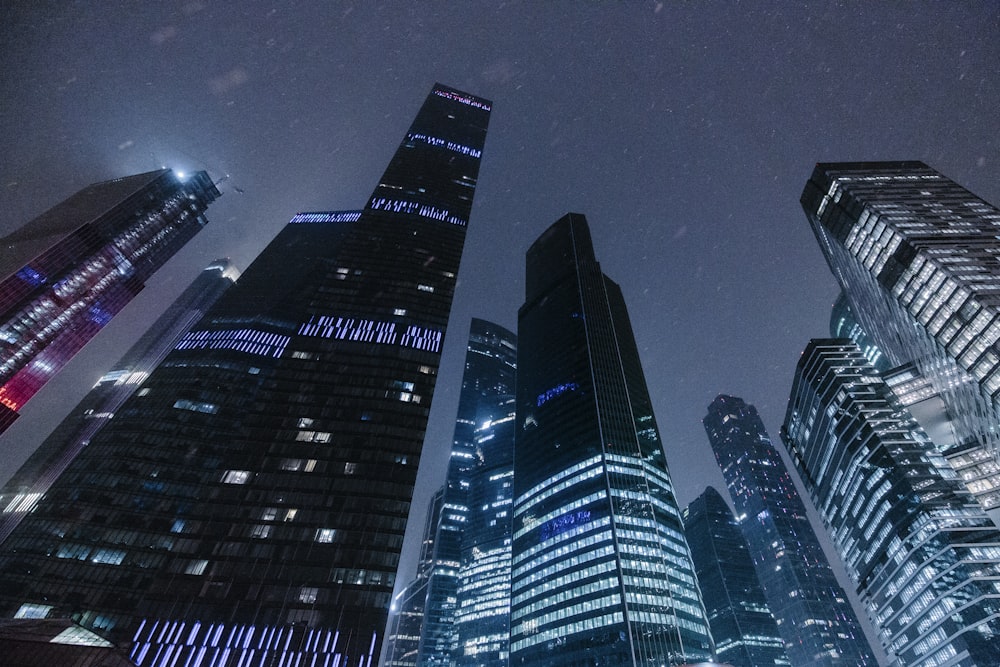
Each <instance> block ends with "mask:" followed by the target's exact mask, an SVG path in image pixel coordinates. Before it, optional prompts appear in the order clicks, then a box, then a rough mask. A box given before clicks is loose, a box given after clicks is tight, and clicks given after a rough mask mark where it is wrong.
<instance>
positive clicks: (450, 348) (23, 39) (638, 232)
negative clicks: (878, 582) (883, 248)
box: [0, 0, 1000, 544]
mask: <svg viewBox="0 0 1000 667" xmlns="http://www.w3.org/2000/svg"><path fill="white" fill-rule="evenodd" d="M812 4H813V6H808V7H807V6H805V5H804V4H802V3H787V2H756V3H755V2H749V3H735V2H697V3H695V2H690V3H680V2H629V3H610V2H608V3H597V2H579V3H571V2H542V3H534V2H524V3H485V2H477V3H472V2H470V3H419V4H418V3H413V4H410V3H400V2H396V3H386V4H378V5H376V4H375V3H369V2H362V3H357V4H352V3H346V2H344V3H333V2H319V1H315V2H294V1H290V0H283V1H281V2H238V3H237V2H232V3H226V2H210V1H208V0H205V1H201V2H199V1H196V0H178V1H176V2H173V1H162V2H156V3H153V2H110V1H107V2H78V3H71V2H67V1H65V0H57V1H52V2H43V1H41V0H37V1H35V2H30V3H29V2H16V1H13V0H8V1H7V2H0V62H2V63H3V67H2V71H0V156H2V157H0V233H8V232H9V231H12V230H13V229H15V228H17V227H19V226H21V225H23V224H24V223H25V222H27V221H28V220H30V219H31V218H33V217H35V216H36V215H38V214H39V213H41V212H42V211H44V210H45V209H47V208H49V207H50V206H52V205H54V204H56V203H57V202H59V201H60V200H62V199H63V198H65V197H66V196H68V195H70V194H72V193H73V192H75V191H77V190H78V189H80V188H82V187H84V186H85V185H87V184H89V183H92V182H95V181H100V180H105V179H108V178H115V177H119V176H124V175H127V174H132V173H138V172H142V171H149V170H151V169H155V168H159V167H160V166H168V167H173V168H175V169H179V170H188V171H190V170H195V169H205V170H207V171H208V172H209V174H210V175H211V176H212V177H213V178H214V179H216V180H218V179H221V178H223V177H226V176H227V175H228V177H227V178H226V179H225V180H224V181H223V182H222V183H221V184H220V189H221V190H222V191H223V193H224V196H223V197H222V198H221V199H220V200H218V201H217V202H216V203H215V204H213V205H212V206H211V207H210V208H209V210H208V217H209V219H210V221H211V224H210V225H209V226H208V227H206V228H205V230H203V231H202V232H201V233H200V234H199V236H197V237H196V238H195V239H194V240H193V241H192V242H190V243H189V244H188V245H187V246H186V247H185V248H184V250H182V251H181V252H180V253H179V254H178V255H177V256H176V257H175V258H174V259H173V260H172V261H171V262H170V263H169V264H167V266H166V267H165V268H164V269H163V270H162V271H161V272H160V274H159V275H158V276H157V277H156V278H154V280H153V281H151V282H150V283H149V285H148V287H147V289H146V290H145V291H144V292H143V293H142V294H141V295H140V297H139V298H137V299H136V300H135V301H134V302H133V303H132V304H131V305H130V306H129V307H128V308H127V309H126V310H125V311H124V312H123V313H122V314H121V315H120V316H119V317H118V318H116V320H115V321H114V322H113V323H112V324H111V325H109V326H108V327H107V328H106V330H105V332H104V333H103V334H102V335H101V336H100V337H99V339H97V340H95V341H94V342H92V343H91V344H90V345H89V346H88V348H87V349H86V350H85V351H84V352H82V353H81V354H80V355H78V357H77V358H76V359H75V360H74V362H73V363H72V364H71V365H70V366H69V367H67V369H66V370H65V371H64V372H63V374H62V375H61V376H60V377H59V378H57V380H55V381H53V382H51V383H50V384H49V386H48V387H47V388H46V389H45V390H43V391H42V392H41V393H40V394H38V395H37V396H36V397H35V399H34V400H33V401H32V402H31V403H29V404H28V406H27V407H26V408H25V409H24V411H23V412H22V417H21V418H20V419H19V420H18V422H17V423H16V424H15V426H14V427H13V428H11V429H10V430H9V431H8V432H7V433H6V434H4V436H3V437H2V438H0V447H2V448H3V456H2V460H0V480H4V479H6V478H7V477H8V476H9V475H10V474H11V473H13V471H14V470H15V469H16V467H17V466H18V465H19V464H20V463H21V461H22V460H23V458H24V457H26V456H27V454H28V453H29V452H30V450H31V448H33V447H35V446H36V445H37V444H38V443H39V442H40V441H41V440H42V439H43V438H44V436H45V435H47V433H48V429H50V428H51V426H52V425H53V422H52V420H51V416H52V415H55V416H61V415H63V414H64V413H65V412H66V411H67V410H68V409H69V408H70V407H71V406H72V405H74V404H75V402H76V401H77V400H79V398H80V397H81V396H82V394H83V393H85V392H86V390H87V389H88V388H89V387H90V385H91V384H93V382H94V381H95V380H96V379H97V378H98V377H99V376H100V375H101V374H102V372H103V371H104V370H106V369H107V368H108V366H109V365H110V364H111V363H113V362H114V361H115V360H116V359H117V358H118V357H119V356H120V355H121V354H122V353H123V352H124V350H125V349H126V348H127V347H128V345H130V344H131V342H132V341H133V340H134V339H135V338H136V337H138V335H139V334H140V333H141V332H142V331H143V330H144V329H145V328H146V327H147V326H148V325H149V324H150V323H151V322H152V320H153V319H155V317H156V316H157V315H158V314H159V313H160V312H161V311H162V310H163V309H164V308H165V307H166V306H167V304H168V303H169V302H170V301H171V300H172V299H173V298H174V297H175V296H176V295H177V294H179V293H180V291H181V290H182V289H183V288H184V287H185V286H186V285H187V284H188V283H189V282H190V281H191V280H192V279H193V278H194V277H195V276H196V274H197V273H198V272H199V271H200V270H201V269H202V268H204V267H205V266H206V265H207V264H208V263H209V262H211V261H212V260H213V259H215V258H216V257H221V256H228V257H231V258H232V259H233V260H234V261H235V262H236V263H237V264H238V265H239V266H240V267H241V268H243V267H246V266H247V265H248V264H249V263H250V261H251V260H252V259H253V257H254V256H255V255H256V254H257V253H258V252H259V251H260V250H261V249H262V248H263V246H264V245H265V244H266V243H267V242H268V241H269V240H270V239H271V238H272V237H273V236H274V235H275V234H276V233H277V232H278V230H279V229H280V228H281V227H282V225H284V224H285V222H287V220H288V219H289V218H290V217H291V216H292V215H293V214H294V213H295V212H297V211H308V210H332V209H343V208H360V207H362V206H363V205H364V203H365V202H366V200H367V197H368V195H369V194H370V193H371V191H372V189H373V188H374V186H375V184H376V182H377V180H378V178H379V176H380V175H381V173H382V170H383V168H384V167H385V165H386V164H387V163H388V160H389V158H390V157H391V155H392V153H393V152H394V151H395V149H396V147H397V145H398V143H399V141H400V140H401V139H402V137H403V134H404V133H405V131H406V129H407V127H408V126H409V123H410V121H411V119H412V117H413V116H414V114H415V113H416V111H417V109H418V108H419V106H420V104H421V102H422V101H423V99H424V97H425V96H426V95H427V94H428V92H429V91H430V89H431V86H432V85H433V84H434V82H435V81H440V82H441V83H444V84H446V85H449V86H453V87H456V88H459V89H462V90H465V91H468V92H470V93H473V94H476V95H480V96H483V97H487V98H489V99H491V100H493V102H494V106H493V113H492V118H491V124H490V129H489V133H488V136H487V142H486V150H485V152H484V157H483V163H482V169H481V172H480V180H479V187H478V189H477V192H476V200H475V205H474V207H473V214H472V220H471V222H470V225H469V231H468V237H467V240H466V248H465V255H464V259H463V263H462V269H461V272H460V274H459V284H458V290H457V293H456V299H455V307H454V311H453V313H452V320H451V325H450V329H449V334H448V345H447V346H446V347H447V351H446V353H445V356H444V360H443V365H442V375H441V378H440V380H439V383H438V389H437V394H436V396H435V400H434V407H433V411H432V415H431V424H430V428H429V431H428V440H427V443H426V447H425V453H424V460H423V464H424V465H423V467H422V469H421V477H420V482H419V484H418V490H417V494H416V497H415V503H416V506H415V507H416V509H419V510H420V512H421V513H422V511H423V508H424V506H425V504H426V499H427V498H428V496H429V494H430V493H431V491H432V490H433V489H434V488H435V487H436V486H437V485H438V484H439V483H440V482H441V481H442V476H443V470H444V464H445V462H446V460H447V455H448V448H449V446H450V439H451V430H452V424H453V421H454V417H455V409H456V405H457V396H458V382H459V377H460V374H461V366H462V358H463V355H464V350H463V347H464V340H465V337H466V334H467V332H468V323H469V319H470V318H471V317H474V316H476V317H482V318H486V319H489V320H493V321H496V322H497V323H499V324H502V325H504V326H507V327H508V328H511V329H516V325H517V309H518V307H519V306H520V305H521V303H522V301H523V298H524V285H523V280H524V277H523V276H524V252H525V250H526V249H527V248H528V246H529V245H530V244H531V243H532V242H533V241H534V240H535V238H537V236H538V235H539V234H540V233H541V232H542V231H544V230H545V229H546V228H547V227H548V226H549V225H550V224H551V223H552V222H554V221H555V220H556V219H557V218H558V217H560V216H561V215H562V214H564V213H566V212H568V211H574V212H579V213H584V214H585V215H586V216H587V218H588V220H589V221H590V225H591V229H592V232H593V236H594V243H595V249H596V252H597V257H598V259H599V260H600V261H601V263H602V266H603V269H604V272H605V273H606V274H607V275H608V276H609V277H611V278H612V279H613V280H615V281H617V282H618V283H620V284H621V286H622V289H623V291H624V294H625V299H626V301H627V303H628V306H629V310H630V313H631V317H632V323H633V327H634V330H635V335H636V339H637V342H638V344H639V349H640V353H641V355H642V361H643V365H644V367H645V370H646V375H647V379H648V382H649V387H650V391H651V394H652V396H653V400H654V405H655V408H656V415H657V419H658V421H659V425H660V429H661V432H662V436H663V440H664V444H665V449H666V453H667V458H668V461H669V464H670V467H671V471H672V474H673V478H674V482H675V484H676V487H677V492H678V496H679V500H680V502H681V504H682V505H683V504H686V503H687V502H689V501H690V500H692V499H693V498H694V497H695V496H697V495H698V494H699V493H701V491H702V490H703V489H704V487H705V485H707V484H713V485H715V486H716V487H717V488H719V489H720V490H724V484H723V482H722V478H721V476H720V474H719V472H718V470H717V467H716V464H715V461H714V457H713V455H712V453H711V449H710V448H709V446H708V444H707V440H706V437H705V434H704V431H703V429H702V427H701V418H702V416H703V415H704V413H705V408H706V406H707V405H708V404H709V402H711V400H712V399H713V398H714V397H715V396H716V395H717V394H719V393H730V394H735V395H738V396H741V397H743V398H744V399H746V400H747V401H749V402H752V403H754V404H756V405H757V407H758V409H759V410H760V412H761V415H762V417H763V419H764V422H765V424H766V425H767V427H768V429H769V431H770V433H771V435H772V437H773V438H774V439H775V441H776V442H777V435H778V429H779V426H780V424H781V420H782V419H783V417H784V411H785V405H786V402H787V399H788V390H789V387H790V383H791V378H792V372H793V369H794V366H795V362H796V360H797V358H798V356H799V353H800V352H801V351H802V349H803V347H804V346H805V344H806V342H807V341H808V339H809V338H810V337H821V336H826V335H828V333H827V332H828V322H829V316H830V306H831V304H832V303H833V300H834V298H835V297H836V293H837V291H836V286H835V283H834V280H833V278H832V277H831V275H830V273H829V271H828V269H827V267H826V264H825V262H824V260H823V257H822V255H821V254H820V251H819V249H818V247H817V245H816V242H815V240H814V238H813V235H812V232H811V231H810V229H809V226H808V224H807V222H806V220H805V216H804V214H803V213H802V210H801V207H800V206H799V203H798V200H799V195H800V193H801V191H802V188H803V186H804V184H805V182H806V180H807V178H808V177H809V175H810V173H811V171H812V168H813V165H814V164H815V163H816V162H818V161H837V160H890V159H891V160H897V159H917V160H923V161H925V162H927V163H928V164H929V165H931V166H932V167H934V168H936V169H938V170H939V171H941V172H942V173H944V174H945V175H946V176H949V177H951V178H953V179H954V180H956V181H958V182H959V183H961V184H962V185H964V186H966V187H967V188H969V189H970V190H972V191H973V192H975V193H976V194H978V195H980V196H981V197H983V198H985V199H986V200H988V201H991V202H993V203H1000V132H998V130H1000V83H998V81H1000V78H998V71H1000V6H998V4H997V3H996V2H993V1H991V0H984V1H983V2H950V3H944V2H934V3H931V2H927V3H919V2H918V3H910V2H907V3H902V2H880V3H870V4H863V3H860V2H859V3H843V4H842V3H831V2H826V3H812ZM241 191H242V192H241ZM289 261H295V260H294V258H289ZM724 495H725V494H724ZM421 528H422V520H420V521H418V522H411V538H410V540H408V543H410V544H412V539H413V537H412V535H413V533H415V532H419V530H420V529H421Z"/></svg>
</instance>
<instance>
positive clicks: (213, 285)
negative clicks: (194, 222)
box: [0, 259, 239, 542]
mask: <svg viewBox="0 0 1000 667" xmlns="http://www.w3.org/2000/svg"><path fill="white" fill-rule="evenodd" d="M238 276H239V271H237V270H236V269H235V268H234V267H233V266H232V264H231V263H230V262H229V260H227V259H220V260H216V261H215V262H213V263H212V264H211V266H208V267H207V268H206V269H205V270H204V271H202V272H201V274H200V275H199V276H198V277H197V278H195V280H194V281H193V282H192V283H191V285H189V286H188V288H187V289H186V290H184V292H183V293H182V294H181V295H180V296H179V297H177V299H176V300H175V301H174V303H173V304H172V305H171V306H170V307H169V308H168V309H167V310H166V312H164V313H163V315H161V316H160V317H159V318H158V319H157V320H156V322H154V323H153V326H151V327H150V328H149V330H148V331H147V332H146V333H145V334H143V335H142V337H141V338H140V339H139V340H138V341H137V342H136V343H135V345H133V346H132V347H131V349H129V351H128V352H126V353H125V356H123V357H122V358H121V359H120V360H119V361H118V363H117V364H115V366H114V367H113V368H112V370H110V371H108V372H107V373H105V374H104V375H103V376H102V377H101V378H100V379H99V380H98V381H97V384H95V385H94V388H93V389H91V390H90V393H88V394H87V395H86V396H84V398H83V400H82V401H80V403H79V404H78V405H77V406H76V407H75V408H74V409H73V410H72V412H70V414H69V415H68V416H67V417H66V418H65V419H64V420H63V421H62V422H60V424H59V425H58V426H56V428H55V430H54V431H52V433H51V435H49V437H47V438H46V439H45V441H44V442H42V444H41V445H40V446H39V447H38V449H36V450H35V452H34V453H33V454H32V455H31V456H30V457H28V460H27V461H25V463H24V465H22V466H21V467H20V468H19V469H18V471H17V472H16V473H14V476H13V477H11V478H10V480H8V481H7V483H6V484H4V486H3V488H2V489H0V542H3V540H5V539H6V538H7V536H8V535H10V532H11V531H12V530H13V529H14V527H15V526H16V525H17V523H18V522H20V520H21V519H22V518H24V516H25V515H26V514H27V513H28V512H30V511H31V510H32V509H34V506H35V503H36V502H37V501H38V500H39V499H40V498H41V497H42V495H43V494H44V493H45V492H46V491H47V490H48V488H49V486H50V485H51V484H52V482H53V481H55V479H56V478H57V477H58V476H59V475H60V474H62V472H63V470H65V469H66V466H68V465H69V463H70V461H72V460H73V459H74V458H75V457H76V455H77V454H79V453H80V450H82V449H83V448H84V447H86V446H87V444H88V443H89V442H90V439H91V438H92V437H93V436H94V434H95V433H97V432H98V431H99V430H100V429H101V428H102V427H103V426H104V425H105V424H106V423H107V422H108V420H110V419H111V418H112V417H114V415H115V411H117V410H118V408H119V407H121V405H122V404H123V403H124V402H125V400H126V399H128V397H129V396H131V395H132V392H134V391H135V390H136V388H137V387H138V386H139V383H141V382H142V381H143V380H145V379H146V377H148V376H149V374H150V373H151V372H152V371H153V369H154V368H156V365H157V364H158V363H160V361H161V360H162V359H163V358H164V357H165V356H167V353H168V352H169V351H170V350H171V349H173V347H174V345H175V344H176V343H177V341H179V340H180V338H181V337H182V336H183V335H184V334H186V333H187V332H188V329H190V328H191V327H192V326H193V325H194V324H195V323H196V322H197V321H198V320H200V319H201V317H202V316H203V315H204V314H205V311H206V310H207V309H208V308H209V306H211V305H212V304H213V303H215V302H216V301H217V300H218V298H219V297H220V296H222V294H223V293H225V291H226V290H227V289H229V288H230V287H232V285H233V281H235V280H236V278H237V277H238Z"/></svg>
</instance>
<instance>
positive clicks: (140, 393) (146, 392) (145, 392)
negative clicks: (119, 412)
mask: <svg viewBox="0 0 1000 667" xmlns="http://www.w3.org/2000/svg"><path fill="white" fill-rule="evenodd" d="M149 392H150V389H149V387H143V388H142V389H140V390H139V391H137V392H135V395H136V396H148V395H149Z"/></svg>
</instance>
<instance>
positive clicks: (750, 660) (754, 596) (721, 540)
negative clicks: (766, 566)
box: [684, 486, 791, 667]
mask: <svg viewBox="0 0 1000 667" xmlns="http://www.w3.org/2000/svg"><path fill="white" fill-rule="evenodd" d="M684 534H685V535H686V536H687V541H688V545H689V546H690V547H691V558H692V559H693V560H694V566H695V573H696V574H697V575H698V584H699V586H701V595H702V599H703V600H704V601H705V611H706V612H708V624H709V627H710V628H711V630H712V638H713V639H714V640H715V652H716V656H717V657H718V658H719V659H721V660H725V661H726V662H727V663H731V664H732V665H733V666H734V667H767V666H769V665H770V666H774V665H790V664H791V663H790V662H789V661H788V656H787V655H785V644H784V642H783V641H782V640H781V635H780V634H778V624H777V623H775V621H774V616H772V615H771V609H770V607H768V605H767V599H766V598H765V597H764V591H763V590H762V589H761V586H760V581H759V580H758V579H757V573H756V571H755V570H754V566H753V559H752V558H750V551H749V549H748V548H747V543H746V540H744V539H743V535H742V533H741V532H740V527H739V524H738V523H737V522H736V518H735V517H734V516H733V513H732V512H731V511H729V506H728V505H726V501H725V500H723V499H722V496H720V495H719V492H718V491H716V490H715V489H714V488H713V487H711V486H710V487H708V488H707V489H705V491H704V493H702V494H701V495H700V496H698V497H697V498H695V499H694V500H693V501H692V502H691V504H689V505H688V506H687V507H685V508H684ZM703 664H712V663H703Z"/></svg>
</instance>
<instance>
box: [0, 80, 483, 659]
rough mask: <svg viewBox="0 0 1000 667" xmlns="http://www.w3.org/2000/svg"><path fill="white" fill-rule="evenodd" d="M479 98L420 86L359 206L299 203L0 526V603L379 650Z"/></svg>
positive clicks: (237, 637) (236, 643)
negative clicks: (391, 151)
mask: <svg viewBox="0 0 1000 667" xmlns="http://www.w3.org/2000/svg"><path fill="white" fill-rule="evenodd" d="M489 110H490V103H489V102H488V101H486V100H483V99H480V98H477V97H474V96H472V95H468V94H465V93H462V92H459V91H456V90H453V89H450V88H446V87H444V86H440V85H437V86H434V88H433V90H432V91H431V93H430V95H429V96H428V97H427V99H426V100H425V102H424V104H423V106H422V107H421V108H420V111H419V112H418V113H417V116H416V119H415V120H414V121H413V124H412V126H411V127H410V129H409V131H408V132H407V134H406V136H405V137H404V139H403V142H402V144H401V145H400V146H399V148H398V150H397V151H396V153H395V155H394V156H393V158H392V161H391V162H390V163H389V166H388V168H387V169H386V171H385V173H384V174H383V175H382V177H381V179H380V180H379V181H378V185H377V187H376V188H375V191H374V193H373V194H372V196H371V197H370V199H369V200H368V202H367V204H366V205H365V207H364V210H363V211H361V212H360V213H359V212H329V213H302V214H298V215H296V216H295V217H293V218H292V220H291V222H290V223H289V224H288V225H287V226H286V227H285V228H284V229H283V230H282V232H281V233H279V234H278V236H277V237H276V238H275V239H274V241H272V242H271V244H270V245H268V247H267V248H266V249H265V250H264V252H263V253H262V254H261V255H260V256H259V257H258V258H257V259H256V260H255V261H254V262H253V264H252V265H251V266H250V267H249V268H248V269H247V270H246V271H245V272H244V273H243V275H242V276H241V277H240V280H239V281H238V282H237V284H236V285H235V286H234V287H233V288H232V289H231V290H230V291H229V292H228V293H227V294H226V296H225V297H224V298H223V299H222V300H221V301H220V302H219V303H218V304H216V306H215V307H214V308H212V309H211V310H210V311H209V313H208V314H207V315H206V316H205V318H204V319H203V320H202V321H201V322H200V323H199V324H198V325H196V326H195V327H194V329H193V330H192V331H191V332H190V333H189V334H188V335H187V336H185V337H184V338H183V339H182V340H181V341H180V343H178V345H177V347H176V348H175V349H174V351H173V352H172V353H171V354H170V355H169V356H168V357H167V358H166V359H165V360H164V362H163V363H162V364H160V366H159V367H158V368H157V369H156V371H154V372H153V373H152V374H151V375H150V377H149V378H148V379H147V380H146V382H144V383H143V385H142V386H141V387H140V388H139V390H138V391H137V392H136V393H135V394H134V396H133V397H132V398H131V399H130V400H129V401H128V402H127V403H126V404H125V405H124V406H123V407H122V409H121V410H120V411H119V412H118V414H117V415H116V417H115V419H114V420H112V422H111V424H109V426H108V427H107V428H105V429H104V430H103V431H102V432H101V433H100V434H99V435H98V436H97V437H95V438H94V439H93V440H92V441H91V443H90V445H89V446H88V447H87V448H86V450H85V451H84V453H83V454H81V456H79V457H77V459H76V461H75V462H74V464H73V465H71V466H70V468H69V469H68V470H67V471H66V473H64V474H63V475H62V477H61V478H60V479H59V480H58V481H57V482H56V484H55V485H54V486H53V487H52V488H51V489H50V491H49V492H48V493H47V494H46V495H45V497H44V499H42V501H40V502H39V505H38V507H37V509H36V510H35V512H34V513H33V514H32V515H31V517H29V518H28V519H27V520H25V521H24V522H22V523H21V525H20V526H19V528H18V529H17V530H15V532H14V533H13V534H12V535H11V537H10V538H9V539H8V540H7V542H6V543H5V544H4V545H3V551H2V553H0V572H2V574H0V579H2V581H0V612H2V613H5V614H15V615H22V616H23V615H27V614H33V615H53V614H58V613H62V614H70V615H72V616H74V617H75V618H77V619H79V620H80V621H81V622H82V623H83V624H84V625H85V626H88V627H91V628H97V629H102V630H104V631H105V632H108V633H109V634H111V635H112V636H114V637H116V638H120V639H126V640H132V642H133V652H132V657H133V659H134V660H135V661H136V662H137V663H138V664H139V665H159V664H175V663H174V661H176V662H177V664H225V665H229V664H240V665H244V666H245V665H272V664H289V663H291V664H298V661H300V660H301V661H302V663H303V664H306V663H308V664H313V660H314V659H315V660H316V664H327V663H329V664H331V665H333V664H341V665H343V664H351V665H366V666H367V665H368V664H370V663H372V662H374V661H375V660H376V659H377V657H378V655H379V650H380V647H381V642H382V634H383V630H384V628H385V624H386V616H387V613H388V608H389V602H390V600H389V598H390V596H391V593H392V589H393V583H394V578H395V576H396V568H397V565H398V561H399V552H400V547H401V544H402V540H403V532H404V529H405V525H406V517H407V514H408V512H409V507H410V499H411V496H412V492H413V484H414V480H415V478H416V471H417V465H418V463H419V460H420V450H421V445H422V443H423V436H424V430H425V428H426V423H427V414H428V411H429V404H430V400H431V396H432V394H433V390H434V384H435V379H436V374H437V368H438V363H439V359H440V354H441V345H442V341H443V338H444V333H445V326H446V324H447V321H448V315H449V312H450V309H451V300H452V295H453V292H454V288H455V281H456V276H457V272H458V265H459V260H460V258H461V253H462V247H463V243H464V240H465V231H466V225H467V224H468V220H469V213H470V210H471V206H472V196H473V193H474V192H475V186H476V179H477V176H478V172H479V162H480V155H481V151H482V148H483V142H484V140H485V136H486V125H487V121H488V119H489Z"/></svg>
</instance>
